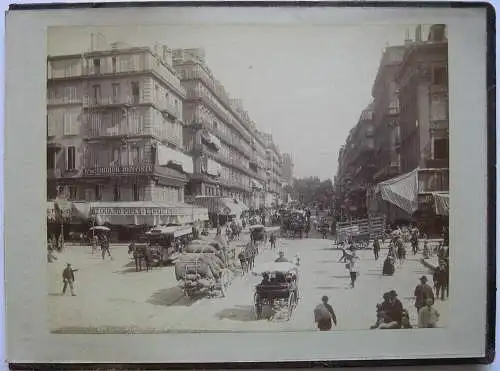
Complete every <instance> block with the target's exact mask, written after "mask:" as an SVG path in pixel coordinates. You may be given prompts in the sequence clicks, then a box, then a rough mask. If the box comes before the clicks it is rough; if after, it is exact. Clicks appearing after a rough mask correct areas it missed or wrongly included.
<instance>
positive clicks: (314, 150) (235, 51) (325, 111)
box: [47, 25, 426, 179]
mask: <svg viewBox="0 0 500 371" xmlns="http://www.w3.org/2000/svg"><path fill="white" fill-rule="evenodd" d="M406 29H408V30H409V32H410V35H411V36H412V37H413V35H414V29H415V25H407V26H405V25H375V26H338V25H333V26H326V25H325V26H319V25H303V26H297V25H294V26H282V25H280V26H275V25H273V26H266V25H262V26H255V25H248V26H245V25H241V26H234V25H226V26H224V25H220V26H203V25H194V26H185V25H182V26H140V27H134V26H130V25H129V26H127V27H71V28H68V27H64V28H50V29H49V30H48V38H47V42H48V54H49V55H61V54H72V53H81V52H84V51H87V50H89V48H90V34H91V33H100V34H101V35H102V36H101V37H100V41H99V47H100V48H101V49H102V48H103V47H105V45H106V44H110V43H112V42H116V41H119V42H124V43H127V44H129V45H130V46H151V45H153V44H154V43H155V42H158V43H160V44H164V45H167V46H169V47H170V48H197V47H202V48H204V49H205V52H206V62H207V65H208V66H209V68H210V69H211V70H212V72H213V73H214V75H215V76H216V78H217V79H218V80H219V81H220V82H221V83H222V84H223V85H224V86H225V88H226V91H227V92H228V93H229V95H230V96H231V97H234V98H241V99H242V100H243V105H244V107H245V109H246V110H247V111H248V113H249V115H250V117H251V118H252V120H254V121H255V122H256V124H257V126H258V128H259V129H260V130H262V131H265V132H271V133H272V134H273V137H274V139H275V142H276V143H277V144H278V146H279V148H280V150H281V151H282V152H289V153H291V154H292V158H293V161H294V163H295V169H294V171H295V176H296V177H305V176H319V177H320V178H321V179H327V178H331V179H333V176H334V175H335V173H336V170H337V156H338V151H339V148H340V147H341V146H342V144H344V142H345V139H346V138H347V135H348V133H349V130H350V129H351V128H352V127H353V126H354V125H355V124H356V122H357V120H358V118H359V116H360V114H361V111H362V110H363V109H364V108H365V107H366V106H367V105H368V104H369V103H370V102H371V99H372V97H371V88H372V85H373V81H374V79H375V76H376V74H377V70H378V66H379V63H380V59H381V57H382V52H383V50H384V48H385V46H388V45H400V44H402V43H403V42H404V39H405V30H406ZM425 29H426V28H425V27H424V30H425ZM423 36H424V37H426V34H425V33H424V35H423Z"/></svg>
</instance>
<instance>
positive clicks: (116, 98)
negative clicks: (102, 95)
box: [112, 84, 120, 103]
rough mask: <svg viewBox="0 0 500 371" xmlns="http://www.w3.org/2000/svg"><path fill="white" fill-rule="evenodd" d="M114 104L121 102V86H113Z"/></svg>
mask: <svg viewBox="0 0 500 371" xmlns="http://www.w3.org/2000/svg"><path fill="white" fill-rule="evenodd" d="M112 89H113V103H117V102H119V100H120V84H113V85H112Z"/></svg>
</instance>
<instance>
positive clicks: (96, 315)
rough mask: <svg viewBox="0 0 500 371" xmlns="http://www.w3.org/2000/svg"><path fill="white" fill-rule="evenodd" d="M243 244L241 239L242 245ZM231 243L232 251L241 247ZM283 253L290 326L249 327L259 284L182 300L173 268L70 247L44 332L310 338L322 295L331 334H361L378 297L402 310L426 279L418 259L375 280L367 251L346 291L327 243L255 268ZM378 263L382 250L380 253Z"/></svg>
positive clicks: (296, 246)
mask: <svg viewBox="0 0 500 371" xmlns="http://www.w3.org/2000/svg"><path fill="white" fill-rule="evenodd" d="M245 238H247V236H246V235H244V236H243V239H245ZM243 242H244V241H243V240H242V241H241V242H236V244H237V245H238V244H243ZM278 250H283V251H284V252H285V255H286V256H287V257H289V258H290V259H291V258H293V256H294V255H295V254H296V253H299V254H300V256H301V266H300V277H299V289H300V296H301V299H300V302H299V305H298V307H297V309H296V310H295V312H294V313H293V317H292V319H291V320H290V321H284V320H279V319H275V320H273V321H268V320H265V319H264V320H256V319H255V316H254V313H253V293H254V287H255V285H256V284H258V283H259V281H260V280H259V278H258V277H255V276H253V275H251V274H247V275H245V276H240V275H236V276H235V277H234V280H233V281H232V285H231V286H230V288H229V290H228V292H227V297H225V298H214V299H209V298H202V299H199V300H190V299H187V298H185V297H184V295H183V293H182V290H181V289H180V288H179V287H178V283H177V281H176V280H175V275H174V269H173V267H163V268H155V269H154V270H152V271H149V272H146V271H142V272H136V271H135V267H134V266H133V265H132V264H131V260H130V258H129V256H128V255H127V247H126V246H123V245H122V246H115V247H112V249H111V253H112V255H113V260H110V259H109V258H106V260H104V261H103V260H102V258H101V256H100V254H94V255H92V253H91V251H90V249H89V248H87V247H80V246H70V247H69V248H67V250H66V251H65V252H64V253H63V254H61V255H60V256H59V260H58V261H57V262H56V263H52V264H49V282H50V286H49V305H50V308H49V309H50V329H51V330H52V331H56V332H120V333H123V332H169V331H178V332H182V331H287V330H290V331H307V330H314V329H315V324H314V319H313V308H314V306H315V305H316V304H317V303H318V302H319V300H320V298H321V296H322V295H328V296H329V297H330V302H331V304H332V306H333V308H334V310H335V312H336V315H337V318H338V322H339V325H338V327H337V329H339V330H353V329H360V330H361V329H367V328H369V326H370V325H371V324H372V323H373V322H374V321H375V305H376V303H377V302H380V300H381V296H382V294H383V293H384V292H386V291H389V290H391V289H395V290H396V291H397V293H398V295H399V298H400V300H401V301H402V303H403V306H404V307H405V308H408V309H410V315H411V317H412V321H413V322H415V320H416V318H415V317H416V313H415V309H414V307H413V300H412V299H410V297H411V296H412V295H413V290H414V288H415V286H416V285H417V283H418V278H419V277H420V276H421V275H422V274H427V275H428V277H429V279H430V280H431V275H430V274H429V271H428V269H427V268H425V267H424V266H423V265H422V264H421V263H420V255H417V256H415V257H413V256H412V255H411V254H409V256H408V260H407V261H406V262H405V263H404V264H403V265H401V266H398V267H397V269H396V273H395V275H394V276H392V277H383V276H382V260H378V261H375V260H374V258H373V254H372V252H371V251H370V250H365V251H360V252H359V254H358V255H359V256H360V277H359V278H358V281H357V285H356V287H355V288H354V289H350V288H349V276H348V272H347V271H346V270H345V267H344V264H343V263H338V262H337V261H338V259H339V257H340V254H341V253H340V250H336V249H334V246H333V245H332V241H330V240H321V239H302V240H300V239H296V240H284V239H280V240H279V241H278V248H277V250H274V251H271V250H270V249H269V248H267V247H266V248H261V252H260V254H259V255H258V257H257V259H256V265H257V266H258V265H259V264H262V263H264V262H268V261H272V260H274V259H275V257H276V255H277V252H278ZM381 255H382V256H384V250H383V251H382V254H381ZM68 262H69V263H71V264H72V265H73V266H74V268H75V269H79V271H78V272H76V294H77V296H75V297H72V296H70V295H69V294H68V293H67V294H66V296H61V285H62V284H61V278H60V277H61V271H62V269H63V267H64V265H65V263H68ZM436 308H437V309H438V310H439V311H440V312H441V321H440V326H445V325H446V318H447V311H448V302H447V301H445V302H440V301H437V303H436Z"/></svg>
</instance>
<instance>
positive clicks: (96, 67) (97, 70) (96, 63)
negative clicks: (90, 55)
mask: <svg viewBox="0 0 500 371" xmlns="http://www.w3.org/2000/svg"><path fill="white" fill-rule="evenodd" d="M94 73H95V74H96V75H99V74H100V73H101V60H100V59H94Z"/></svg>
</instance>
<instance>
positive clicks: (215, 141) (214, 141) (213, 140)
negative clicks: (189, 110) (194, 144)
mask: <svg viewBox="0 0 500 371" xmlns="http://www.w3.org/2000/svg"><path fill="white" fill-rule="evenodd" d="M201 138H202V139H203V141H205V142H206V143H207V144H210V145H212V146H213V147H214V148H215V149H216V150H217V151H218V150H219V149H220V148H221V143H220V140H219V138H217V137H216V136H215V135H213V134H212V133H210V132H208V131H205V132H203V134H202V136H201Z"/></svg>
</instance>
